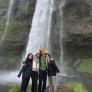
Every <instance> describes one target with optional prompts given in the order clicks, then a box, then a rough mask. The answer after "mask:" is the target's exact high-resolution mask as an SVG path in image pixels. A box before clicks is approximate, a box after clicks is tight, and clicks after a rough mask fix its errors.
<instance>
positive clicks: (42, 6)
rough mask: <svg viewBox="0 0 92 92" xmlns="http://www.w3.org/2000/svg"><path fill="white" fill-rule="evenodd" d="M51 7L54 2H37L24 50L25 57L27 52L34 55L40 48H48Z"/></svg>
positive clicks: (51, 0)
mask: <svg viewBox="0 0 92 92" xmlns="http://www.w3.org/2000/svg"><path fill="white" fill-rule="evenodd" d="M53 5H54V0H38V1H37V5H36V10H35V13H34V17H33V21H32V27H31V29H30V34H29V40H28V44H27V48H26V55H27V54H28V53H29V52H32V53H35V52H36V51H38V50H39V49H40V48H46V49H47V48H48V43H49V35H50V27H51V26H50V25H51V17H52V11H53Z"/></svg>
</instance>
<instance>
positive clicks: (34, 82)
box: [32, 53, 39, 92]
mask: <svg viewBox="0 0 92 92" xmlns="http://www.w3.org/2000/svg"><path fill="white" fill-rule="evenodd" d="M38 71H39V53H36V55H35V56H34V60H33V67H32V90H33V91H32V92H37V90H38V88H37V87H38V86H37V81H38Z"/></svg>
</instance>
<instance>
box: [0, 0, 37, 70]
mask: <svg viewBox="0 0 92 92" xmlns="http://www.w3.org/2000/svg"><path fill="white" fill-rule="evenodd" d="M7 3H9V0H8V1H6V0H0V37H2V35H4V34H3V33H4V29H5V23H6V15H7V9H8V7H9V6H8V5H7ZM35 4H36V0H14V5H13V11H12V15H11V18H10V23H9V27H8V29H7V33H6V34H5V39H4V41H3V43H2V44H0V69H2V68H3V69H6V68H7V69H11V68H13V69H15V68H17V67H16V65H18V62H20V61H19V59H21V55H22V53H23V51H24V49H25V46H26V43H27V39H28V34H29V31H30V28H31V22H32V17H33V14H34V10H35ZM2 65H3V66H2Z"/></svg>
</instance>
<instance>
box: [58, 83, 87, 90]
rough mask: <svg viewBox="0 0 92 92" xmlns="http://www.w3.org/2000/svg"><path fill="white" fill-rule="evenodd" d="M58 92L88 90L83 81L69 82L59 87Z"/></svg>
mask: <svg viewBox="0 0 92 92" xmlns="http://www.w3.org/2000/svg"><path fill="white" fill-rule="evenodd" d="M57 92H88V90H87V89H86V87H85V86H84V85H83V84H81V83H68V84H65V85H63V86H62V87H60V86H59V87H58V88H57Z"/></svg>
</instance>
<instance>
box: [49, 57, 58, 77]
mask: <svg viewBox="0 0 92 92" xmlns="http://www.w3.org/2000/svg"><path fill="white" fill-rule="evenodd" d="M57 73H59V69H58V67H57V65H56V63H55V60H53V59H51V60H49V62H48V76H49V77H51V76H56V74H57Z"/></svg>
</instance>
